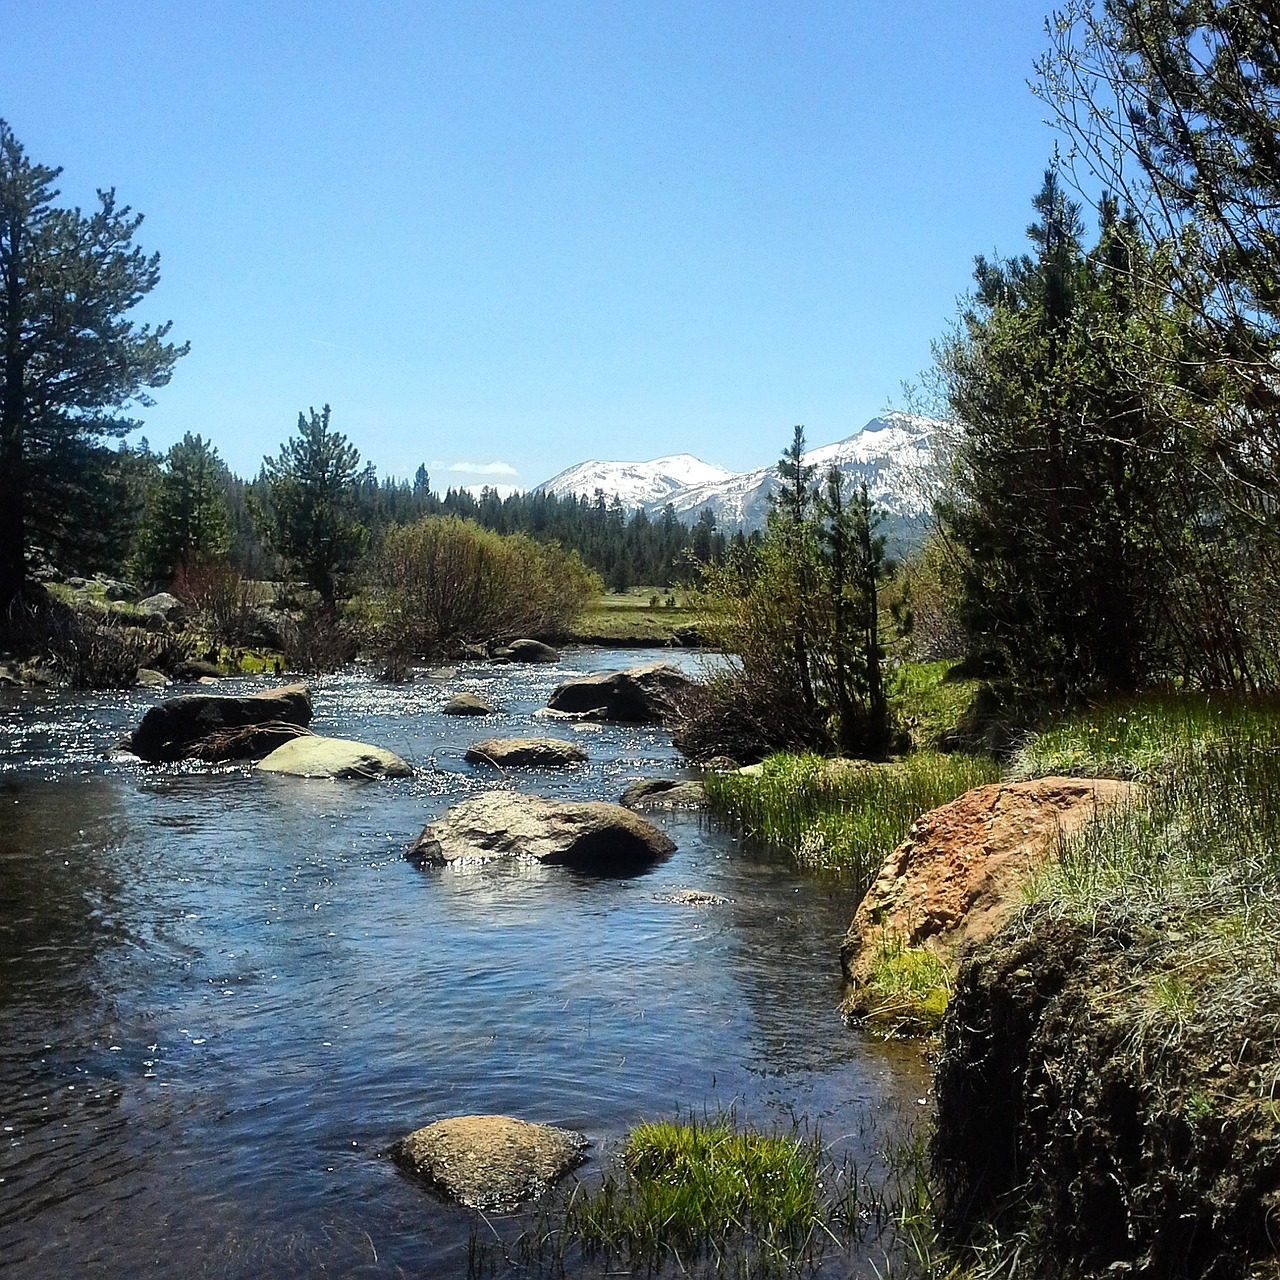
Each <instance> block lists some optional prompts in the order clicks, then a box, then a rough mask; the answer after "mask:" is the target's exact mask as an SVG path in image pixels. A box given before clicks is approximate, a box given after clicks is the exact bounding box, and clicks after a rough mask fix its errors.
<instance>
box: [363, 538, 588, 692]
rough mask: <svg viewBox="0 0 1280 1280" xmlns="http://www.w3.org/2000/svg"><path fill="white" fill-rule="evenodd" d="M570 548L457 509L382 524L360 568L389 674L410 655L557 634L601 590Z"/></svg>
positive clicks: (374, 638) (370, 625) (377, 646)
mask: <svg viewBox="0 0 1280 1280" xmlns="http://www.w3.org/2000/svg"><path fill="white" fill-rule="evenodd" d="M601 589H602V588H601V585H600V580H599V578H598V577H597V576H596V575H595V574H593V573H591V572H590V571H589V570H588V569H586V568H585V566H584V565H583V564H582V561H581V560H580V559H579V558H578V556H577V555H576V554H573V553H568V554H567V553H565V552H563V551H561V550H560V549H559V547H555V546H544V545H542V544H540V543H537V542H535V541H533V539H532V538H529V537H526V536H525V535H523V534H513V535H510V536H506V537H504V536H503V535H501V534H497V533H494V532H492V531H490V530H487V529H482V528H481V527H480V526H479V525H477V524H474V523H472V522H471V521H469V520H461V519H459V518H458V517H456V516H427V517H426V518H424V519H422V520H419V521H417V522H416V523H415V524H412V525H403V526H397V527H395V528H393V529H391V530H389V531H388V533H387V534H386V535H385V537H384V538H383V540H382V543H381V545H380V546H379V547H378V549H377V550H376V551H375V552H374V553H373V555H372V556H371V557H370V558H369V562H368V564H367V566H366V570H365V592H364V602H363V604H364V613H365V619H366V626H367V629H368V634H369V639H370V643H371V647H372V648H373V649H374V651H375V652H376V653H377V654H378V655H379V658H380V660H381V662H382V664H383V667H384V670H385V671H386V672H387V674H391V675H395V674H403V671H404V669H405V668H406V666H407V664H408V661H409V660H410V659H411V658H414V657H420V658H425V659H428V660H431V659H438V658H441V657H444V656H447V655H450V654H456V653H458V652H460V651H461V650H462V649H463V648H464V647H465V646H466V645H469V644H480V643H487V642H489V641H491V640H495V639H514V638H516V637H518V636H521V635H533V636H544V637H547V638H555V637H558V636H561V635H563V634H564V633H565V631H566V628H567V627H568V625H569V624H570V623H571V622H572V621H573V620H574V619H575V618H576V617H577V616H578V615H579V614H580V613H581V611H582V608H583V606H584V605H585V604H586V602H587V600H588V599H589V598H590V597H591V596H592V595H593V594H596V593H598V592H599V591H600V590H601Z"/></svg>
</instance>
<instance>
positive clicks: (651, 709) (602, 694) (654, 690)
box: [547, 662, 698, 724]
mask: <svg viewBox="0 0 1280 1280" xmlns="http://www.w3.org/2000/svg"><path fill="white" fill-rule="evenodd" d="M697 687H698V683H697V681H696V680H691V679H690V678H689V677H688V676H687V675H685V674H684V672H683V671H678V670H676V668H675V667H671V666H668V665H666V664H665V663H662V662H652V663H649V664H648V665H647V666H641V667H629V668H628V669H627V670H626V671H605V672H602V673H601V674H600V675H594V676H583V677H581V679H577V680H567V681H565V683H564V684H562V685H560V686H559V687H558V688H557V689H556V690H555V692H554V693H552V695H551V697H550V698H549V699H548V700H547V706H548V707H549V708H550V709H551V710H552V711H560V712H564V713H567V714H569V715H589V716H596V717H598V718H599V719H601V720H621V721H629V722H633V723H639V724H667V723H669V722H670V721H671V720H672V719H673V718H674V716H675V713H676V710H677V707H678V703H679V702H680V700H681V699H682V698H683V697H684V696H686V695H687V694H688V693H689V692H690V691H692V690H693V689H696V688H697Z"/></svg>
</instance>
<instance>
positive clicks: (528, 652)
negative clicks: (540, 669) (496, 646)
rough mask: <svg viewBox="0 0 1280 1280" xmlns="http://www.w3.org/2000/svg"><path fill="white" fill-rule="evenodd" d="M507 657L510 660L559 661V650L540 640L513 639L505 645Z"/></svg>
mask: <svg viewBox="0 0 1280 1280" xmlns="http://www.w3.org/2000/svg"><path fill="white" fill-rule="evenodd" d="M507 658H508V660H509V661H511V662H559V661H560V651H559V650H558V649H553V648H552V647H551V646H550V645H549V644H543V643H542V641H541V640H513V641H512V642H511V643H510V644H509V645H508V646H507Z"/></svg>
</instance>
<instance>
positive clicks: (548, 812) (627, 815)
mask: <svg viewBox="0 0 1280 1280" xmlns="http://www.w3.org/2000/svg"><path fill="white" fill-rule="evenodd" d="M674 848H675V844H674V843H673V842H672V841H671V840H669V839H668V838H667V837H666V836H665V835H664V834H663V833H662V832H661V831H659V830H658V828H657V827H655V826H653V825H652V823H649V822H646V821H645V820H644V819H643V818H639V817H637V816H636V815H635V814H634V813H632V812H631V811H630V810H629V809H624V808H623V807H622V806H621V805H617V804H605V803H603V802H600V801H572V800H561V801H552V800H543V799H542V798H541V797H539V796H526V795H520V794H519V793H517V792H514V791H486V792H484V793H483V794H481V795H478V796H473V797H472V798H471V799H470V800H464V801H463V802H462V803H461V804H459V805H455V806H454V807H453V808H452V809H450V810H449V812H448V813H446V814H445V815H444V816H443V817H441V818H437V819H436V821H435V822H430V823H428V824H427V825H426V826H425V827H424V828H423V829H422V834H421V835H420V836H419V837H418V839H417V841H416V842H415V843H414V845H413V847H412V848H411V849H410V850H409V851H408V852H407V853H406V854H405V857H407V858H409V859H410V860H411V861H413V862H416V863H417V864H418V865H419V866H423V865H425V864H427V863H431V864H433V865H436V866H445V865H449V864H466V863H472V862H488V861H490V860H492V859H494V858H527V859H531V860H533V861H536V862H544V863H547V864H551V865H559V866H568V867H574V868H576V869H577V870H580V871H588V872H592V873H595V874H598V875H630V874H634V873H635V872H637V871H642V870H644V869H645V868H646V867H648V866H651V865H652V864H653V863H654V862H655V861H657V859H658V858H661V857H663V856H664V855H665V854H668V853H670V852H671V851H672V850H673V849H674Z"/></svg>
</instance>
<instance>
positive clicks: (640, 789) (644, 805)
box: [622, 778, 707, 812]
mask: <svg viewBox="0 0 1280 1280" xmlns="http://www.w3.org/2000/svg"><path fill="white" fill-rule="evenodd" d="M622 803H623V805H625V806H626V808H628V809H637V810H639V811H640V812H645V811H649V810H657V809H705V808H706V806H707V792H706V788H704V787H703V785H702V783H700V782H691V781H689V780H688V779H687V778H685V779H679V778H645V779H642V780H641V781H640V782H633V783H632V784H631V785H630V786H629V787H628V788H627V789H626V790H625V791H624V792H623V793H622Z"/></svg>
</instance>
